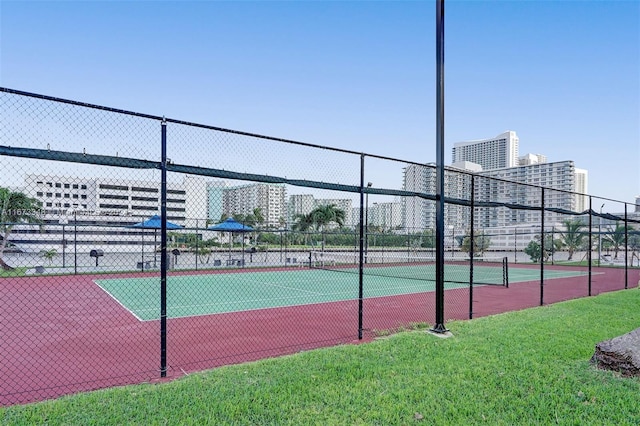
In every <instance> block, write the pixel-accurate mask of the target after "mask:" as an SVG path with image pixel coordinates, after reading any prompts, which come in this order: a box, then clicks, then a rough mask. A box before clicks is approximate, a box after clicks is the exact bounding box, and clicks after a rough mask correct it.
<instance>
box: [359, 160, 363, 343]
mask: <svg viewBox="0 0 640 426" xmlns="http://www.w3.org/2000/svg"><path fill="white" fill-rule="evenodd" d="M363 206H364V154H360V219H359V222H360V251H359V254H360V259H359V260H358V339H360V340H361V339H362V329H363V316H362V315H363V309H362V308H363V298H364V284H363V273H364V270H363V267H362V263H363V260H364V259H363V258H364V247H365V226H364V208H363Z"/></svg>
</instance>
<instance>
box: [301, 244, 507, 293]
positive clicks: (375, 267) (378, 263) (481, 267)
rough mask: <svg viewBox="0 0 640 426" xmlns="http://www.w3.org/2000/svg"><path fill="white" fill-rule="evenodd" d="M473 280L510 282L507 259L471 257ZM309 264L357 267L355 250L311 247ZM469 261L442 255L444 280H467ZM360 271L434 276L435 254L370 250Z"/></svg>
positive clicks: (339, 268)
mask: <svg viewBox="0 0 640 426" xmlns="http://www.w3.org/2000/svg"><path fill="white" fill-rule="evenodd" d="M473 262H474V264H473V283H474V285H475V284H478V285H499V286H505V287H508V286H509V263H508V261H507V258H506V257H483V258H482V259H480V258H478V259H474V260H473ZM308 264H309V268H311V269H322V270H331V271H336V272H344V273H354V274H357V273H359V271H360V254H359V253H358V252H355V251H354V252H328V251H325V252H318V251H312V252H310V253H309V257H308ZM470 270H471V265H470V261H469V260H468V259H445V261H444V281H445V282H450V283H457V284H465V283H467V284H468V283H469V282H470V280H471V276H470ZM362 273H363V275H374V276H382V277H390V278H402V279H411V280H426V281H435V280H436V259H435V256H425V255H419V254H415V253H402V254H401V253H389V252H369V253H367V254H365V255H364V259H363V262H362Z"/></svg>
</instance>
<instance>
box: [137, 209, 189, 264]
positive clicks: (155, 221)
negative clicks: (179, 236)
mask: <svg viewBox="0 0 640 426" xmlns="http://www.w3.org/2000/svg"><path fill="white" fill-rule="evenodd" d="M127 228H144V229H154V230H158V229H162V218H161V217H160V216H158V215H153V216H151V217H150V218H149V219H147V220H145V221H143V222H140V223H136V224H135V225H130V226H127ZM167 229H182V226H180V225H177V224H175V223H172V222H169V221H167ZM157 240H158V235H157V233H156V232H155V231H154V232H153V264H154V266H156V248H155V247H156V244H157ZM142 241H143V244H142V270H143V271H144V233H143V234H142Z"/></svg>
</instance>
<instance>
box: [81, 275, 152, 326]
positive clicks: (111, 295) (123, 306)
mask: <svg viewBox="0 0 640 426" xmlns="http://www.w3.org/2000/svg"><path fill="white" fill-rule="evenodd" d="M92 281H93V283H94V284H95V285H97V286H98V287H100V289H101V290H102V291H104V292H105V293H107V294H108V295H109V297H111V298H112V299H113V300H115V301H116V303H117V304H118V305H120V306H122V308H124V310H125V311H127V312H129V313H130V314H131V315H133V316H134V317H135V319H137V320H138V321H146V320H143V319H142V318H140V317H139V316H137V315H136V314H134V313H133V311H132V310H131V309H129V308H127V307H126V306H125V305H123V304H122V302H120V300H118V298H117V297H115V296H114V295H113V294H111V293H109V291H107V289H105V288H104V287H102V286H101V285H100V284H98V281H96V280H92ZM138 311H140V309H138Z"/></svg>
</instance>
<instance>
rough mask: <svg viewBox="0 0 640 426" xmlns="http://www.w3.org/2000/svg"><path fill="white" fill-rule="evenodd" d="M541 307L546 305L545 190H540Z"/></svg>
mask: <svg viewBox="0 0 640 426" xmlns="http://www.w3.org/2000/svg"><path fill="white" fill-rule="evenodd" d="M540 190H541V194H542V200H541V202H540V306H542V305H543V304H544V253H545V250H544V188H540Z"/></svg>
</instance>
